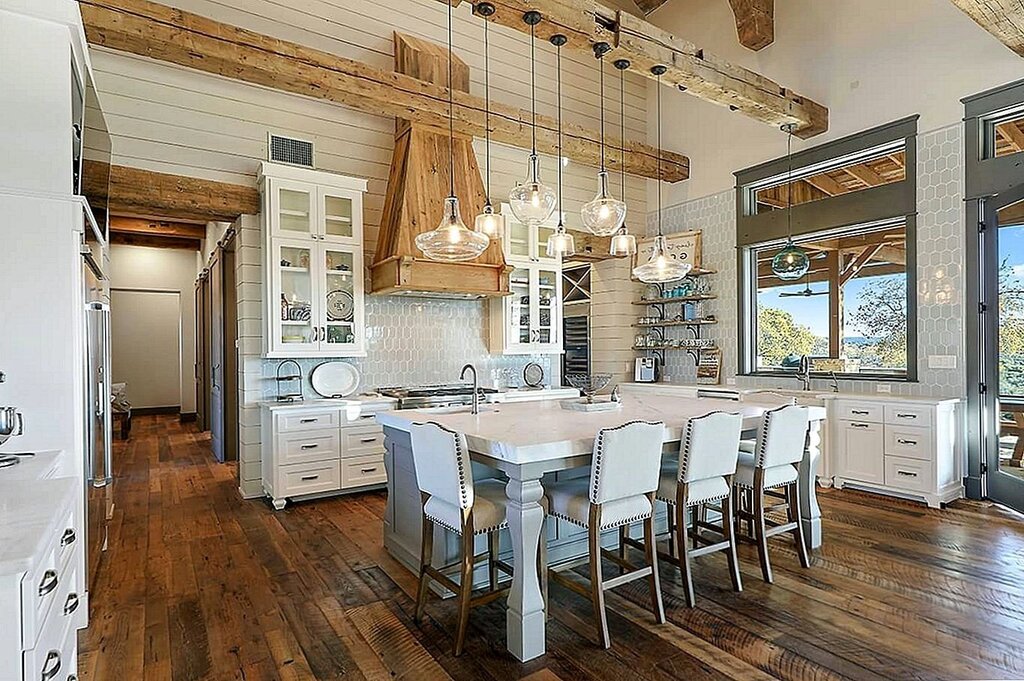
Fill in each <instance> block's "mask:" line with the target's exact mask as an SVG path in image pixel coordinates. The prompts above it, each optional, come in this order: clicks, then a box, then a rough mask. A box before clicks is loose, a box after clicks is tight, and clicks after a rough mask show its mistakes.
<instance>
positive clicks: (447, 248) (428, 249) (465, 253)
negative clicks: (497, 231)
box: [416, 196, 491, 262]
mask: <svg viewBox="0 0 1024 681" xmlns="http://www.w3.org/2000/svg"><path fill="white" fill-rule="evenodd" d="M490 241H491V240H490V238H489V237H488V236H487V235H486V234H482V233H480V232H474V231H471V230H469V229H467V228H466V225H465V223H463V222H462V216H461V215H460V214H459V199H458V198H457V197H454V196H449V197H448V198H446V199H445V200H444V212H443V214H442V217H441V224H439V225H438V226H437V229H434V230H432V231H430V232H424V233H423V234H420V235H419V236H417V237H416V247H417V248H419V249H420V250H421V251H423V255H425V256H427V258H429V259H430V260H438V261H441V262H465V261H467V260H475V259H476V258H479V257H480V256H481V255H482V254H483V252H484V251H485V250H487V245H488V244H489V243H490Z"/></svg>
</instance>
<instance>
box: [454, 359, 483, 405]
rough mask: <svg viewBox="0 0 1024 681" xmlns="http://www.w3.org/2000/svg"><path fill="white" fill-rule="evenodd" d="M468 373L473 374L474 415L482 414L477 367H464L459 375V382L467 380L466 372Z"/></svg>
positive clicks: (468, 365)
mask: <svg viewBox="0 0 1024 681" xmlns="http://www.w3.org/2000/svg"><path fill="white" fill-rule="evenodd" d="M467 371H472V372H473V412H472V413H473V414H479V413H480V384H479V382H478V381H477V377H476V367H475V366H473V365H472V364H467V365H466V366H464V367H462V372H461V373H460V374H459V380H460V381H464V380H466V372H467Z"/></svg>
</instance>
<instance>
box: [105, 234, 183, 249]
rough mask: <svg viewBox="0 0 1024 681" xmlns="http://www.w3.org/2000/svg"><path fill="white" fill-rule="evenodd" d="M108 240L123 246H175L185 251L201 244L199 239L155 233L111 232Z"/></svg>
mask: <svg viewBox="0 0 1024 681" xmlns="http://www.w3.org/2000/svg"><path fill="white" fill-rule="evenodd" d="M110 242H111V243H113V244H121V245H124V246H145V247H146V248H177V249H180V250H185V251H198V250H199V249H200V246H201V245H202V242H201V241H200V240H199V239H183V238H181V237H176V236H160V235H155V234H124V233H122V232H111V233H110Z"/></svg>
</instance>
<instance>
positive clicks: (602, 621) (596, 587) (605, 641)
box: [587, 504, 611, 649]
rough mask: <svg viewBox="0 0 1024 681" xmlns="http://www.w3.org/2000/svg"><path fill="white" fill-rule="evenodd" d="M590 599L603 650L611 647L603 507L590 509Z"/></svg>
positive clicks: (598, 637) (588, 529)
mask: <svg viewBox="0 0 1024 681" xmlns="http://www.w3.org/2000/svg"><path fill="white" fill-rule="evenodd" d="M587 533H588V534H589V538H590V599H591V601H592V602H593V604H594V620H595V622H596V623H597V644H598V645H599V646H601V647H602V648H606V649H607V648H610V647H611V638H610V637H609V636H608V617H607V615H606V613H605V610H604V577H603V575H602V572H601V506H600V504H593V505H591V507H590V525H589V527H588V528H587Z"/></svg>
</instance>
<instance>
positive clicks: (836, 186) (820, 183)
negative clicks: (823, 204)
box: [804, 173, 850, 196]
mask: <svg viewBox="0 0 1024 681" xmlns="http://www.w3.org/2000/svg"><path fill="white" fill-rule="evenodd" d="M804 182H806V183H807V184H809V185H811V186H812V187H814V188H815V189H818V190H820V191H822V192H825V193H826V194H828V195H829V196H839V195H840V194H846V193H847V192H849V191H850V190H849V189H847V188H846V187H844V186H843V183H842V182H840V181H839V180H836V179H835V178H833V177H832V176H831V175H827V174H825V173H821V174H819V175H812V176H811V177H808V178H805V179H804Z"/></svg>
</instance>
